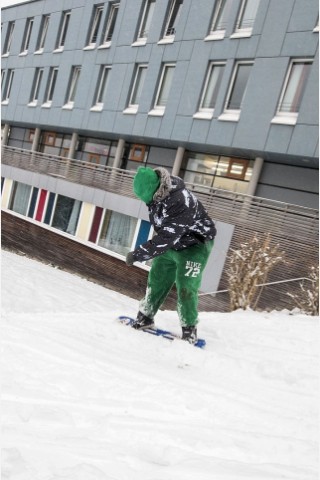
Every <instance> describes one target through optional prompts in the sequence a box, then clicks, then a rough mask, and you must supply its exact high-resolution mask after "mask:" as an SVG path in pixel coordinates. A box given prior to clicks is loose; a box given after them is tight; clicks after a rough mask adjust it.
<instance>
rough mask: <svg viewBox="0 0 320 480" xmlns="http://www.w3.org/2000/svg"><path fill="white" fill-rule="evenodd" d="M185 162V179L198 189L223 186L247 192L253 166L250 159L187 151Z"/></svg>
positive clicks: (205, 189)
mask: <svg viewBox="0 0 320 480" xmlns="http://www.w3.org/2000/svg"><path fill="white" fill-rule="evenodd" d="M183 164H184V168H183V169H182V171H184V176H183V178H184V180H185V181H186V182H187V183H191V184H196V185H197V188H196V190H197V191H208V190H207V189H208V188H222V189H224V190H229V191H234V192H239V193H246V191H247V188H248V183H249V181H250V179H251V176H252V168H253V161H250V160H245V159H242V158H234V157H223V156H218V155H207V154H201V153H193V152H186V156H185V159H184V162H183ZM203 187H205V188H203Z"/></svg>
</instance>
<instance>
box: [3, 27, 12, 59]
mask: <svg viewBox="0 0 320 480" xmlns="http://www.w3.org/2000/svg"><path fill="white" fill-rule="evenodd" d="M14 26H15V23H14V22H9V23H8V30H7V35H6V39H5V42H4V46H3V52H2V54H3V55H9V53H10V47H11V43H12V38H13V32H14Z"/></svg>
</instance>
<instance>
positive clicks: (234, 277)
mask: <svg viewBox="0 0 320 480" xmlns="http://www.w3.org/2000/svg"><path fill="white" fill-rule="evenodd" d="M270 243H271V238H270V235H267V236H266V237H264V239H259V238H258V236H257V235H255V236H254V237H253V238H252V240H250V241H249V242H246V243H243V244H241V245H240V248H239V249H237V250H231V255H230V256H229V263H228V265H229V267H228V270H227V276H228V285H229V295H230V308H231V311H232V310H237V309H238V308H242V309H244V310H245V309H246V308H252V309H254V308H255V306H256V303H257V297H258V293H259V292H258V288H259V287H258V285H259V284H262V283H265V282H266V279H267V276H268V273H269V272H270V270H271V269H272V267H274V266H275V265H276V264H278V263H279V262H282V261H284V260H283V256H284V252H281V251H280V250H279V245H274V246H272V245H270Z"/></svg>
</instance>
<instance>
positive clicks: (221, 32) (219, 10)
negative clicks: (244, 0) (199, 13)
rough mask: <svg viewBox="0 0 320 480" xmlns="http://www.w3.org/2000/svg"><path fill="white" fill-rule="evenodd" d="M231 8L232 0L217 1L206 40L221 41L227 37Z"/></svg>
mask: <svg viewBox="0 0 320 480" xmlns="http://www.w3.org/2000/svg"><path fill="white" fill-rule="evenodd" d="M231 7H232V0H217V1H216V6H215V9H214V12H213V18H212V24H211V28H210V32H209V35H208V37H207V38H206V40H212V39H219V38H223V37H224V36H225V33H226V28H227V21H228V18H229V14H230V10H231Z"/></svg>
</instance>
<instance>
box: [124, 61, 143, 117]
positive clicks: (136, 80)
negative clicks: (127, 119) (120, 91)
mask: <svg viewBox="0 0 320 480" xmlns="http://www.w3.org/2000/svg"><path fill="white" fill-rule="evenodd" d="M147 70H148V64H147V63H139V64H137V65H136V68H135V72H134V77H133V82H132V87H131V89H130V96H129V101H128V107H127V108H126V109H125V110H124V113H137V111H138V108H139V103H140V97H141V92H140V95H139V97H138V100H139V101H138V103H137V102H134V101H133V100H136V93H137V91H139V90H141V89H143V85H144V82H145V76H146V74H147ZM142 71H145V73H144V78H143V79H142V80H141V75H140V77H139V74H140V73H141V72H142ZM141 82H142V83H141Z"/></svg>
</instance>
